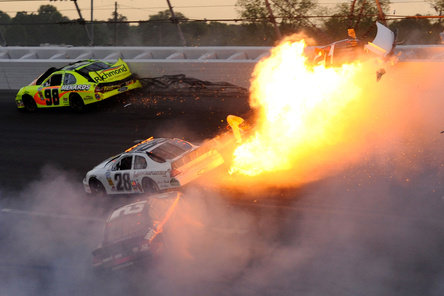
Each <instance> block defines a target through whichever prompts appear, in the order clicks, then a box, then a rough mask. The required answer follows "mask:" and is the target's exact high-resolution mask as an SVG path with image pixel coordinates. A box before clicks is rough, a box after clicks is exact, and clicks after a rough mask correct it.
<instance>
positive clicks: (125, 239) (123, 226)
mask: <svg viewBox="0 0 444 296" xmlns="http://www.w3.org/2000/svg"><path fill="white" fill-rule="evenodd" d="M180 198H181V193H179V192H175V191H170V192H166V193H162V194H156V195H153V196H151V197H150V198H149V199H147V200H143V201H138V202H135V203H132V204H129V205H126V206H123V207H120V208H117V209H116V210H114V211H113V212H112V213H111V215H110V216H109V218H108V219H107V220H106V225H105V235H104V238H103V242H102V243H101V245H100V246H99V247H98V248H97V249H96V250H94V251H93V267H94V269H95V270H96V271H108V270H116V269H119V268H123V267H127V266H130V265H133V264H135V263H137V262H139V261H142V260H143V259H149V258H152V257H153V256H156V255H157V254H158V253H159V252H161V249H162V247H163V242H162V238H161V237H162V231H163V229H164V228H165V227H166V225H167V223H168V221H169V220H170V218H171V216H172V215H173V214H174V212H175V209H176V207H177V205H178V203H179V201H180Z"/></svg>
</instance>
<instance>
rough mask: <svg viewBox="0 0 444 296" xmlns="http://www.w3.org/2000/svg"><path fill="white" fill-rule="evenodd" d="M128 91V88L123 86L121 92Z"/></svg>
mask: <svg viewBox="0 0 444 296" xmlns="http://www.w3.org/2000/svg"><path fill="white" fill-rule="evenodd" d="M126 90H128V87H126V86H122V87H121V88H119V92H122V91H126Z"/></svg>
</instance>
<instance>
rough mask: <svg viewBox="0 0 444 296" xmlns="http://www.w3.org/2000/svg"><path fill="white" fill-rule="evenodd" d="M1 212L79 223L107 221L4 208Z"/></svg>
mask: <svg viewBox="0 0 444 296" xmlns="http://www.w3.org/2000/svg"><path fill="white" fill-rule="evenodd" d="M1 211H2V212H3V213H8V214H17V215H28V216H35V217H43V218H56V219H67V220H79V221H90V222H101V223H103V222H104V221H105V220H104V219H100V218H94V217H85V216H74V215H65V214H51V213H46V212H35V211H23V210H17V209H9V208H3V209H2V210H1Z"/></svg>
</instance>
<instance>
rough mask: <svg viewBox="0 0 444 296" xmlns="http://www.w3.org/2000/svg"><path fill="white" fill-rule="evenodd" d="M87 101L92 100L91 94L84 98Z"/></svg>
mask: <svg viewBox="0 0 444 296" xmlns="http://www.w3.org/2000/svg"><path fill="white" fill-rule="evenodd" d="M83 99H84V100H85V101H89V100H92V97H91V96H86V97H84V98H83Z"/></svg>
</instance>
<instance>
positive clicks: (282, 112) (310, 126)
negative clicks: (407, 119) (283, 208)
mask: <svg viewBox="0 0 444 296" xmlns="http://www.w3.org/2000/svg"><path fill="white" fill-rule="evenodd" d="M305 47H306V45H305V42H304V40H302V41H293V40H291V38H287V39H286V40H284V41H283V42H282V43H281V44H280V45H279V46H277V47H275V48H274V49H272V51H271V54H270V56H269V57H268V58H266V59H263V60H261V61H260V62H259V63H258V64H257V65H256V68H255V70H254V72H253V76H252V84H251V89H250V105H251V107H252V108H254V109H256V111H257V113H258V118H257V122H256V123H255V129H254V132H253V133H252V134H251V135H250V136H249V137H248V138H245V139H242V143H241V144H240V145H239V146H237V148H236V149H235V150H234V154H233V160H232V164H231V168H230V170H229V173H230V174H243V175H247V176H257V175H261V174H264V173H274V172H282V171H288V170H293V169H294V168H298V170H297V171H298V173H299V174H304V175H308V174H310V173H313V172H314V171H318V170H319V169H321V167H322V166H325V165H332V164H333V163H334V162H335V159H334V158H335V157H337V156H338V155H337V154H336V156H335V154H334V153H331V152H332V151H333V150H338V147H340V146H341V144H343V143H344V142H347V141H348V139H350V135H351V134H350V133H351V131H352V130H353V125H354V122H355V120H356V117H359V114H350V112H352V110H353V109H356V108H355V107H356V104H359V100H360V98H361V95H362V89H361V88H360V86H359V82H358V79H357V73H359V72H360V70H361V68H362V64H361V63H359V62H355V63H353V64H345V65H342V66H341V67H335V68H333V67H329V68H327V67H325V66H324V65H315V66H313V65H310V63H309V61H308V58H307V56H306V55H305V54H304V50H305ZM306 177H307V178H310V177H308V176H305V177H304V178H306Z"/></svg>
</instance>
